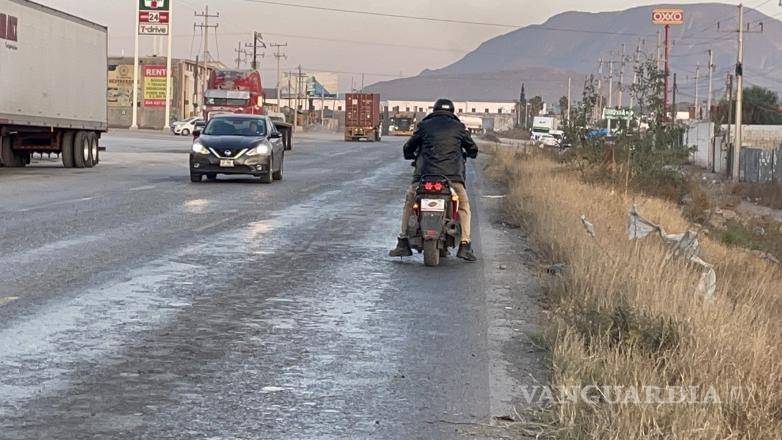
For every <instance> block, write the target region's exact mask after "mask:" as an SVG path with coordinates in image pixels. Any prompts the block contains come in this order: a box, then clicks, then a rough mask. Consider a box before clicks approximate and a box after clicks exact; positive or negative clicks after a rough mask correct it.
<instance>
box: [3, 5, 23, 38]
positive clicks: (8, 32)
mask: <svg viewBox="0 0 782 440" xmlns="http://www.w3.org/2000/svg"><path fill="white" fill-rule="evenodd" d="M18 28H19V19H18V18H16V17H13V16H11V15H6V14H3V13H2V12H0V40H6V41H13V42H16V41H19V34H18Z"/></svg>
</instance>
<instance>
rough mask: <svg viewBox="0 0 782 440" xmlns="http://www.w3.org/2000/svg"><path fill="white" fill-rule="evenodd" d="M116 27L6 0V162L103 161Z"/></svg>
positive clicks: (0, 139)
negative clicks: (39, 157) (111, 38)
mask: <svg viewBox="0 0 782 440" xmlns="http://www.w3.org/2000/svg"><path fill="white" fill-rule="evenodd" d="M107 41H108V29H107V28H106V27H105V26H101V25H99V24H96V23H93V22H90V21H87V20H84V19H82V18H79V17H75V16H73V15H70V14H68V13H65V12H62V11H58V10H56V9H52V8H50V7H47V6H43V5H40V4H38V3H34V2H31V1H28V0H0V163H2V165H3V166H5V167H9V168H13V167H24V166H25V165H27V164H29V163H30V158H31V156H32V154H36V153H40V154H58V155H59V156H60V158H61V159H62V163H63V165H64V166H65V167H66V168H91V167H93V166H95V165H97V164H98V162H99V161H100V157H99V153H98V151H99V148H98V141H99V139H100V136H101V134H102V133H104V132H106V130H107V128H108V111H107V105H106V102H107V99H106V98H107V87H106V86H107V65H108V62H107V61H108V45H107Z"/></svg>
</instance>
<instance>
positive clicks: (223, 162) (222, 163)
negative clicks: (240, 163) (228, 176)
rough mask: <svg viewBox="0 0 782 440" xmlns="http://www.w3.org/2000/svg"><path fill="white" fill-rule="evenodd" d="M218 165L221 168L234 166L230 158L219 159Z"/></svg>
mask: <svg viewBox="0 0 782 440" xmlns="http://www.w3.org/2000/svg"><path fill="white" fill-rule="evenodd" d="M220 166H221V167H223V168H233V167H234V161H232V160H221V161H220Z"/></svg>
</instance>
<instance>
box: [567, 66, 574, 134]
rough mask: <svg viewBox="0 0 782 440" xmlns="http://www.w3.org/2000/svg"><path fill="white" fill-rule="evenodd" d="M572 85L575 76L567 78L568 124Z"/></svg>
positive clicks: (568, 121) (568, 120)
mask: <svg viewBox="0 0 782 440" xmlns="http://www.w3.org/2000/svg"><path fill="white" fill-rule="evenodd" d="M572 86H573V78H570V77H569V78H568V79H567V115H566V119H565V120H566V121H567V123H568V125H570V102H571V93H572Z"/></svg>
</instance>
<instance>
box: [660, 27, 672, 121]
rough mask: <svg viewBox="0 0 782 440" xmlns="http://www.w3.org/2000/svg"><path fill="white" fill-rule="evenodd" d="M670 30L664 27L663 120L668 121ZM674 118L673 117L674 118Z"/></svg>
mask: <svg viewBox="0 0 782 440" xmlns="http://www.w3.org/2000/svg"><path fill="white" fill-rule="evenodd" d="M670 29H671V26H670V25H667V24H666V25H665V43H664V44H665V59H664V60H663V62H664V63H665V70H664V73H663V75H664V78H663V118H664V119H663V120H667V119H668V76H669V75H670V70H669V65H668V31H669V30H670ZM674 118H675V117H674Z"/></svg>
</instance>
